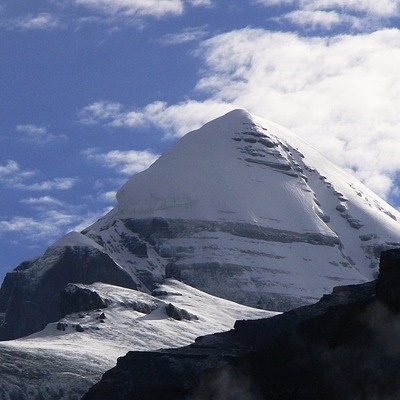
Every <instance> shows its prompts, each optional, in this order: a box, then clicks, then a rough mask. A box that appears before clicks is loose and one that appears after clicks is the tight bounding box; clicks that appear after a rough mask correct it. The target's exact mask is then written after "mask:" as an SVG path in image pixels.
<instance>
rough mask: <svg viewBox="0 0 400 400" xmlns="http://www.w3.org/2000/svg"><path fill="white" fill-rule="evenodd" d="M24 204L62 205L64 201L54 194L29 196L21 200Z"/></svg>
mask: <svg viewBox="0 0 400 400" xmlns="http://www.w3.org/2000/svg"><path fill="white" fill-rule="evenodd" d="M20 203H22V204H28V205H31V206H62V205H63V202H62V201H60V200H58V199H56V198H55V197H52V196H41V197H28V198H26V199H22V200H20Z"/></svg>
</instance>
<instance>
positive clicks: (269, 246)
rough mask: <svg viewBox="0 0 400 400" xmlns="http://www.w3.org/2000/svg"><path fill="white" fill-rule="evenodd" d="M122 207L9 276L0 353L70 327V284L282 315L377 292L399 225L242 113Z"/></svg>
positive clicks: (182, 147)
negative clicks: (182, 290) (189, 292)
mask: <svg viewBox="0 0 400 400" xmlns="http://www.w3.org/2000/svg"><path fill="white" fill-rule="evenodd" d="M117 200H118V204H117V206H116V207H115V208H114V209H113V210H112V211H111V212H109V213H108V214H107V215H105V216H104V217H103V218H101V219H100V220H98V221H97V222H96V223H94V224H93V225H92V226H90V227H88V228H87V229H85V230H83V231H82V232H80V233H78V232H71V233H69V234H68V235H66V236H65V237H64V238H61V239H60V240H59V241H57V242H56V243H54V244H53V245H52V246H50V247H49V248H48V249H47V250H46V252H45V253H44V254H43V255H42V256H41V257H38V258H36V259H34V260H30V261H26V262H23V263H22V264H20V265H19V266H18V267H17V268H16V269H15V270H13V271H12V272H9V273H8V274H7V275H6V277H5V280H4V282H3V284H2V287H1V290H0V315H1V319H0V324H1V325H0V339H2V340H6V339H15V338H19V337H23V336H26V335H29V334H31V333H33V332H36V331H39V330H41V329H43V328H44V327H45V326H46V324H47V323H49V322H52V321H57V320H59V319H60V318H62V317H63V316H65V310H64V311H63V309H62V307H60V296H61V294H60V293H61V292H62V291H63V289H64V288H65V287H66V286H67V284H69V283H81V284H92V283H94V282H104V283H107V284H111V285H116V286H122V287H126V288H130V289H134V290H138V291H142V292H144V293H147V294H151V293H152V292H153V291H154V290H157V287H158V286H159V285H160V284H162V283H163V282H165V280H166V279H170V278H173V279H177V280H179V281H181V282H183V283H185V284H187V285H190V286H193V287H195V288H197V289H199V290H201V291H204V292H206V293H209V294H212V295H214V296H217V297H220V298H224V299H228V300H232V301H234V302H237V303H241V304H243V305H247V306H251V307H256V308H262V309H267V310H276V311H286V310H290V309H293V308H295V307H299V306H302V305H306V304H310V303H313V302H315V301H317V300H318V299H319V298H320V297H321V296H322V295H323V294H324V293H329V292H331V290H332V288H333V287H334V286H338V285H349V284H357V283H362V282H367V281H371V280H372V279H375V278H376V276H377V271H378V262H379V255H380V253H381V251H382V250H386V249H389V248H393V247H396V246H400V214H399V213H398V212H397V211H396V210H395V209H394V208H393V207H391V206H390V205H388V204H387V203H386V202H385V201H384V200H382V199H381V198H379V197H378V196H377V195H376V194H374V193H373V192H371V191H370V190H369V189H368V188H366V187H365V186H364V185H363V184H362V183H360V182H359V181H358V180H357V179H355V178H354V177H352V176H351V175H349V174H348V173H346V172H345V171H343V170H342V169H340V168H338V167H336V166H335V165H333V164H332V163H331V162H329V161H328V160H326V159H325V158H324V157H323V156H321V155H320V154H319V153H318V152H317V151H316V150H315V149H313V148H312V147H310V146H309V145H307V144H306V143H304V142H303V141H302V140H301V139H300V138H298V137H297V136H296V135H294V134H293V133H291V132H289V131H287V130H286V129H284V128H282V127H280V126H278V125H276V124H274V123H272V122H269V121H266V120H263V119H260V118H258V117H255V116H252V115H250V114H248V113H247V112H245V111H243V110H234V111H231V112H230V113H228V114H226V115H224V116H222V117H220V118H217V119H215V120H213V121H211V122H209V123H207V124H206V125H204V126H203V127H202V128H200V129H198V130H195V131H192V132H190V133H188V134H187V135H185V136H184V137H183V138H182V139H181V140H180V141H178V143H177V144H176V145H175V146H174V147H172V148H171V149H170V150H169V151H167V152H165V154H163V155H162V156H161V157H160V158H159V159H158V160H157V161H156V162H155V163H154V164H153V165H152V166H150V167H149V168H148V169H147V170H145V171H143V172H141V173H139V174H137V175H135V176H133V177H132V178H131V179H130V180H129V181H128V182H127V183H126V184H125V185H124V186H123V187H122V188H121V189H120V190H119V191H118V194H117Z"/></svg>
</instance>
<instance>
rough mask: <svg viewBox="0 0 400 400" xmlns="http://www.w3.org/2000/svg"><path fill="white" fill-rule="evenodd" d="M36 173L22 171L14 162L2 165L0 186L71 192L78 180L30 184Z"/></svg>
mask: <svg viewBox="0 0 400 400" xmlns="http://www.w3.org/2000/svg"><path fill="white" fill-rule="evenodd" d="M36 174H37V173H36V172H35V171H29V170H24V169H21V167H20V166H19V164H18V163H17V162H16V161H14V160H8V161H6V163H5V164H3V165H1V164H0V184H1V185H2V186H4V187H6V188H8V189H22V190H32V191H50V190H69V189H71V188H72V187H73V186H74V185H75V184H76V183H77V182H78V179H77V178H54V179H52V180H46V181H42V182H34V183H30V182H29V180H30V179H32V178H33V177H35V176H36Z"/></svg>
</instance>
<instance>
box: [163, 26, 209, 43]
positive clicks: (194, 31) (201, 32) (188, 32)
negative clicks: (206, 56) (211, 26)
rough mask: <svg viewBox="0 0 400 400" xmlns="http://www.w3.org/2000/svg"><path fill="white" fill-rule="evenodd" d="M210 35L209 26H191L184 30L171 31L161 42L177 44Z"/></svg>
mask: <svg viewBox="0 0 400 400" xmlns="http://www.w3.org/2000/svg"><path fill="white" fill-rule="evenodd" d="M207 35H208V32H207V27H206V26H203V27H190V28H186V29H184V30H183V31H182V32H178V33H170V34H167V35H164V36H163V37H162V38H161V39H160V43H162V44H165V45H177V44H182V43H189V42H195V41H199V40H202V39H204V38H205V37H206V36H207Z"/></svg>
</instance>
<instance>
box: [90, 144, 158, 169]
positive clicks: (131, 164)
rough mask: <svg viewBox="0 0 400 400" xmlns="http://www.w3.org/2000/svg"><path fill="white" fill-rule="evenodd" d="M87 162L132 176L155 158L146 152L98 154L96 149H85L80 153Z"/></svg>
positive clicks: (115, 151) (116, 151)
mask: <svg viewBox="0 0 400 400" xmlns="http://www.w3.org/2000/svg"><path fill="white" fill-rule="evenodd" d="M82 154H83V155H84V156H85V157H86V158H87V159H88V160H89V161H94V162H96V163H98V164H102V165H103V166H104V167H106V168H111V169H113V170H115V171H117V172H119V173H122V174H124V175H134V174H136V173H137V172H140V171H143V170H144V169H146V168H148V167H149V166H150V165H151V164H152V163H153V162H154V161H155V160H157V158H158V157H159V155H158V154H154V153H152V152H150V151H148V150H142V151H137V150H128V151H121V150H112V151H109V152H108V153H98V152H97V150H96V149H87V150H85V151H84V152H83V153H82Z"/></svg>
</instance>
